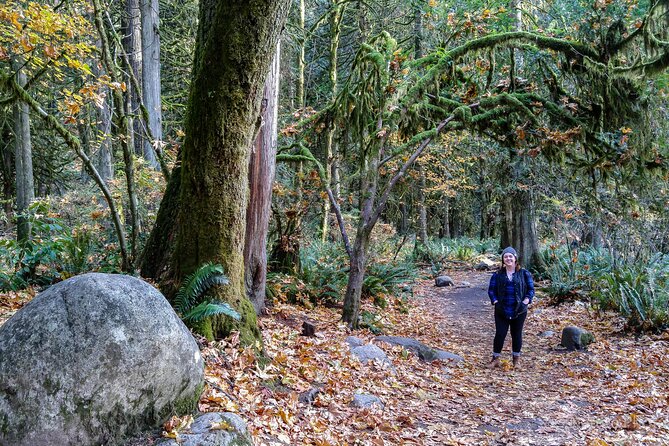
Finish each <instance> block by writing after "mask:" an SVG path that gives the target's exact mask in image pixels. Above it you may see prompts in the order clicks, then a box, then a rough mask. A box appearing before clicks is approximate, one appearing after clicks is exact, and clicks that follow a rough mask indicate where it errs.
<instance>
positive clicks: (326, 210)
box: [321, 0, 344, 242]
mask: <svg viewBox="0 0 669 446" xmlns="http://www.w3.org/2000/svg"><path fill="white" fill-rule="evenodd" d="M332 8H333V10H332V12H331V13H330V14H331V15H330V70H329V77H330V100H332V101H334V99H335V97H336V95H337V49H338V48H339V38H340V34H341V22H342V18H343V17H344V7H343V6H342V5H341V3H340V0H334V1H333V2H332ZM334 134H335V125H334V122H330V123H329V125H328V129H327V134H326V136H325V144H326V147H325V166H326V167H325V175H326V177H325V187H329V188H331V187H332V171H333V170H334V169H335V158H336V153H335V150H336V149H335V144H334ZM329 217H330V200H329V198H328V197H324V198H323V215H322V219H321V241H322V242H325V241H326V240H327V236H328V229H329V228H330V218H329Z"/></svg>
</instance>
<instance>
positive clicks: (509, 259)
mask: <svg viewBox="0 0 669 446" xmlns="http://www.w3.org/2000/svg"><path fill="white" fill-rule="evenodd" d="M502 262H503V263H504V266H512V267H514V268H515V267H516V256H514V255H513V254H511V253H510V252H507V253H506V254H504V256H503V257H502Z"/></svg>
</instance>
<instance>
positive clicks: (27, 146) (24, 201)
mask: <svg viewBox="0 0 669 446" xmlns="http://www.w3.org/2000/svg"><path fill="white" fill-rule="evenodd" d="M13 66H14V69H15V73H16V83H17V84H18V85H20V86H21V87H23V86H25V84H26V82H27V79H26V75H25V72H24V71H23V68H22V66H21V63H19V62H15V63H14V64H13ZM14 163H15V170H16V213H17V228H16V239H17V240H18V241H24V240H27V239H28V238H29V237H30V222H29V220H28V218H27V217H26V215H25V213H26V212H27V211H28V206H30V203H31V202H32V201H33V200H34V199H35V180H34V178H33V156H32V143H31V139H30V113H29V112H28V105H27V104H26V103H25V102H23V101H21V100H17V101H16V102H15V103H14Z"/></svg>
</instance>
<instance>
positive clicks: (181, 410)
mask: <svg viewBox="0 0 669 446" xmlns="http://www.w3.org/2000/svg"><path fill="white" fill-rule="evenodd" d="M203 390H204V382H201V383H200V384H199V385H198V386H197V388H196V389H195V391H194V392H193V393H192V394H191V395H189V396H186V397H184V398H182V399H180V400H177V401H175V402H174V404H173V406H172V407H171V408H170V410H169V413H167V414H164V415H165V416H164V418H168V417H169V416H171V415H179V416H182V415H187V414H190V413H193V412H195V411H196V410H197V403H198V402H199V401H200V395H202V391H203ZM161 418H163V417H161Z"/></svg>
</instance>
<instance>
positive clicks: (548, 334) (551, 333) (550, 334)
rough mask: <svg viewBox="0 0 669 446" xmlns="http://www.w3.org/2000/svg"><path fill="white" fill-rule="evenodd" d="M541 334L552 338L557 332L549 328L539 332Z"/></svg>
mask: <svg viewBox="0 0 669 446" xmlns="http://www.w3.org/2000/svg"><path fill="white" fill-rule="evenodd" d="M539 336H540V337H542V338H550V337H551V336H555V332H554V331H550V330H547V331H544V332H541V333H539Z"/></svg>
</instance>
